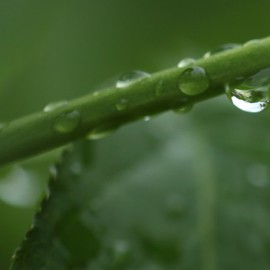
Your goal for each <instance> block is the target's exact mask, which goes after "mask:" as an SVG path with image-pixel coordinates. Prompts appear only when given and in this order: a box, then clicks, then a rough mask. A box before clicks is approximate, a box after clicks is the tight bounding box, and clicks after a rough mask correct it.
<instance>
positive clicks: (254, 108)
mask: <svg viewBox="0 0 270 270" xmlns="http://www.w3.org/2000/svg"><path fill="white" fill-rule="evenodd" d="M226 93H227V95H228V97H229V98H230V99H231V101H232V103H233V104H234V105H235V106H236V107H237V108H239V109H240V110H242V111H245V112H250V113H258V112H261V111H263V110H265V109H267V108H268V107H269V106H270V68H266V69H263V70H261V71H259V72H257V73H255V74H253V75H252V76H250V77H248V78H245V79H243V80H242V81H241V82H238V83H234V84H230V85H226Z"/></svg>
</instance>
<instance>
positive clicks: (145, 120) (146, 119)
mask: <svg viewBox="0 0 270 270" xmlns="http://www.w3.org/2000/svg"><path fill="white" fill-rule="evenodd" d="M150 120H151V117H150V116H149V115H146V116H145V117H144V118H143V121H144V122H149V121H150Z"/></svg>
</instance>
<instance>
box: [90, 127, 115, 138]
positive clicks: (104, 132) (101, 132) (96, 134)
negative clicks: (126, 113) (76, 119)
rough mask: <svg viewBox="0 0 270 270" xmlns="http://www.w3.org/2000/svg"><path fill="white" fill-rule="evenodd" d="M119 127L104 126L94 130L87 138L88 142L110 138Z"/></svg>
mask: <svg viewBox="0 0 270 270" xmlns="http://www.w3.org/2000/svg"><path fill="white" fill-rule="evenodd" d="M116 129H117V127H111V126H102V127H98V128H94V129H92V130H91V131H90V132H89V133H88V134H87V136H86V139H88V140H100V139H104V138H106V137H108V136H110V135H111V134H112V133H113V132H114V131H115V130H116Z"/></svg>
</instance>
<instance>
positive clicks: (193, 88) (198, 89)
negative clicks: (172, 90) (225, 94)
mask: <svg viewBox="0 0 270 270" xmlns="http://www.w3.org/2000/svg"><path fill="white" fill-rule="evenodd" d="M209 84H210V80H209V77H208V75H207V73H206V71H205V70H204V68H202V67H191V68H188V69H186V70H185V71H183V72H182V73H181V74H180V77H179V82H178V86H179V89H180V90H181V91H182V92H183V93H184V94H186V95H190V96H193V95H198V94H200V93H202V92H204V91H205V90H206V89H207V88H208V87H209Z"/></svg>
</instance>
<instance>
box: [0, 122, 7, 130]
mask: <svg viewBox="0 0 270 270" xmlns="http://www.w3.org/2000/svg"><path fill="white" fill-rule="evenodd" d="M6 126H7V124H6V123H1V122H0V132H1V131H2V130H4V129H5V127H6Z"/></svg>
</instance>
